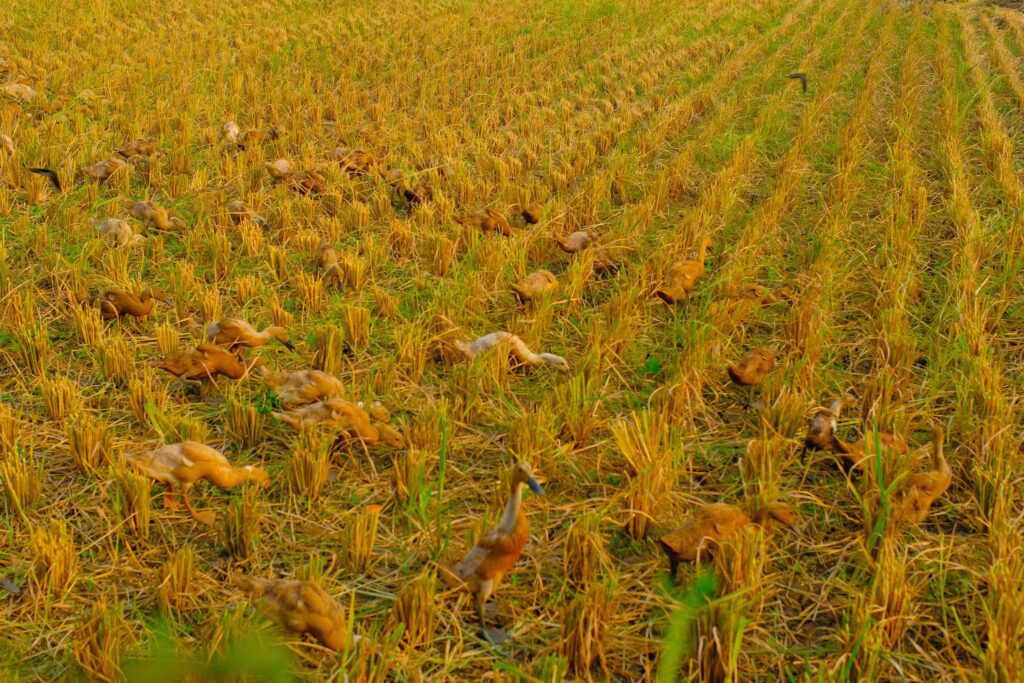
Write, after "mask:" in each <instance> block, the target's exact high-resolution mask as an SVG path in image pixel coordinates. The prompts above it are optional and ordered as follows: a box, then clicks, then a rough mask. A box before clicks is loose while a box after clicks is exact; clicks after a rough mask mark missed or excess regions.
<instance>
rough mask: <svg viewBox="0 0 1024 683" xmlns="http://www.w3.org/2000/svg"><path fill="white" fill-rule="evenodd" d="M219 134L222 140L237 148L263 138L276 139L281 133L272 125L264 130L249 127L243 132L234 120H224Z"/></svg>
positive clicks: (257, 141) (260, 140)
mask: <svg viewBox="0 0 1024 683" xmlns="http://www.w3.org/2000/svg"><path fill="white" fill-rule="evenodd" d="M220 131H221V135H222V136H223V138H224V140H225V141H226V142H228V143H230V144H232V145H235V146H236V147H238V149H242V150H244V149H245V146H246V145H248V144H258V143H260V142H262V141H263V139H264V138H266V139H269V140H277V139H278V138H279V137H280V136H281V133H280V131H278V130H277V128H275V127H274V126H270V127H269V128H268V129H267V130H266V131H264V130H263V129H262V128H249V129H247V130H246V131H245V132H244V133H243V132H242V130H241V128H239V127H238V124H237V123H235V122H234V121H226V122H225V123H224V125H223V126H221V129H220Z"/></svg>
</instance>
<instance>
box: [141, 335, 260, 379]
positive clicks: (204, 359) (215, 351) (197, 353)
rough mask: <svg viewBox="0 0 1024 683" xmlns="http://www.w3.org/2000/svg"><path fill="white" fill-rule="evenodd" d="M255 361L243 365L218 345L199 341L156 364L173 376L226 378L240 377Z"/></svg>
mask: <svg viewBox="0 0 1024 683" xmlns="http://www.w3.org/2000/svg"><path fill="white" fill-rule="evenodd" d="M253 365H255V362H253V363H252V364H250V365H245V364H243V363H241V362H239V360H238V359H237V358H235V356H234V354H231V353H228V352H227V351H225V350H224V349H222V348H220V347H219V346H214V345H213V344H209V343H206V342H200V343H199V345H198V346H196V348H194V349H189V350H188V351H186V352H184V353H182V354H179V355H178V356H177V357H174V358H165V359H164V361H163V362H162V363H160V364H159V365H157V368H159V369H160V370H165V371H167V372H169V373H171V374H172V375H174V376H175V377H179V378H181V379H188V380H212V379H213V378H214V377H215V376H216V375H223V376H224V377H227V378H228V379H235V380H238V379H242V378H243V377H245V376H246V375H247V374H248V373H249V370H250V369H252V367H253Z"/></svg>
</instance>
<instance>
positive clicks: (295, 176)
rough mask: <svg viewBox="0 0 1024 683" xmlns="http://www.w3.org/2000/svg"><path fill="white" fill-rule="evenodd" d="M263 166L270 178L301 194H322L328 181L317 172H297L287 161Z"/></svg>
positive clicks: (268, 163)
mask: <svg viewBox="0 0 1024 683" xmlns="http://www.w3.org/2000/svg"><path fill="white" fill-rule="evenodd" d="M263 166H264V167H265V168H266V169H267V173H269V174H270V177H271V178H272V179H273V180H275V181H277V182H281V183H284V184H285V185H287V186H288V187H289V188H291V189H292V190H294V191H295V192H298V193H299V194H303V195H306V194H316V193H318V192H322V191H323V189H324V184H325V183H326V179H325V178H324V177H323V176H322V175H320V174H319V173H317V172H316V171H296V170H294V166H293V165H292V162H290V161H288V160H287V159H276V160H274V161H268V162H266V163H265V164H263Z"/></svg>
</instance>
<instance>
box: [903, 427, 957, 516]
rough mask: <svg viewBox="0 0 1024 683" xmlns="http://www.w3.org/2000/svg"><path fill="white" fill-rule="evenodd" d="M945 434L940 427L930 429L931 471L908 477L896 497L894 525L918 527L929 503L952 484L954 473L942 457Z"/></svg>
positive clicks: (927, 509)
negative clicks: (901, 524)
mask: <svg viewBox="0 0 1024 683" xmlns="http://www.w3.org/2000/svg"><path fill="white" fill-rule="evenodd" d="M944 445H945V434H944V433H943V431H942V428H941V427H935V428H934V429H932V441H931V448H932V470H931V471H930V472H915V473H914V474H912V475H910V476H909V477H908V478H907V479H906V480H905V481H904V482H903V483H902V484H901V485H900V488H899V490H898V491H897V493H896V500H897V503H896V509H895V513H894V521H896V522H897V523H899V522H907V523H911V524H920V523H921V522H923V521H924V520H925V518H926V517H927V516H928V511H929V510H930V509H931V507H932V503H934V502H935V501H936V499H938V498H939V496H941V495H942V494H943V493H945V492H946V490H947V489H949V486H950V484H952V483H953V471H952V470H951V469H950V468H949V463H948V462H946V456H945V454H944V453H943V446H944Z"/></svg>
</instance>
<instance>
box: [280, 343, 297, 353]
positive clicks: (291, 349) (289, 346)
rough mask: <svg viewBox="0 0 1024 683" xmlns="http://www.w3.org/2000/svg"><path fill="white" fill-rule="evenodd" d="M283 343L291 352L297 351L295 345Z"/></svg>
mask: <svg viewBox="0 0 1024 683" xmlns="http://www.w3.org/2000/svg"><path fill="white" fill-rule="evenodd" d="M281 343H282V344H284V346H285V348H286V349H288V350H289V351H294V350H295V344H292V343H291V342H290V341H285V342H281Z"/></svg>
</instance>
